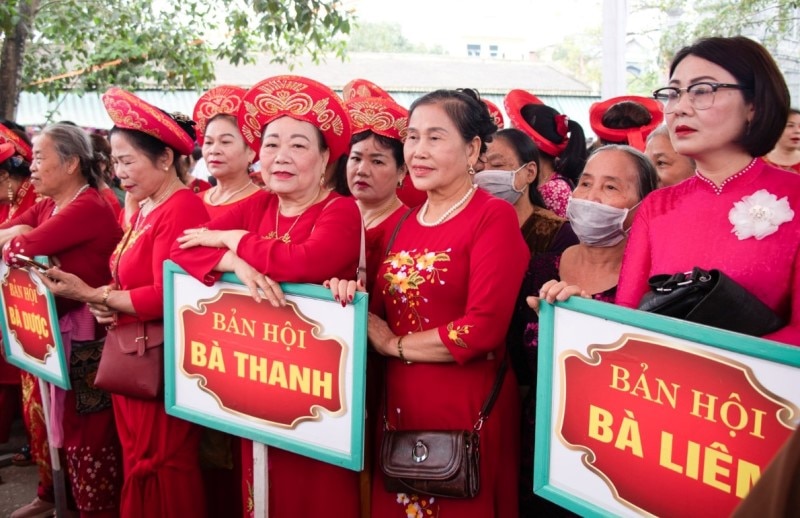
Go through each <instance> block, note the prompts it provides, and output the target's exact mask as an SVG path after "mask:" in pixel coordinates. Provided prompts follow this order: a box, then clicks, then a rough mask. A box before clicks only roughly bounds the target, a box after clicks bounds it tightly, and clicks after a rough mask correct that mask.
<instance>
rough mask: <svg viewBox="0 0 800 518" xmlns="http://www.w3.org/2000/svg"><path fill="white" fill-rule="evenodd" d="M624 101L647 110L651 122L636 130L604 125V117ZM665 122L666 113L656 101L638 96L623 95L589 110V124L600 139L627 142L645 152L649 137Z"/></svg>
mask: <svg viewBox="0 0 800 518" xmlns="http://www.w3.org/2000/svg"><path fill="white" fill-rule="evenodd" d="M623 101H630V102H634V103H636V104H639V105H641V106H642V107H644V108H645V109H647V111H648V112H649V113H650V122H649V123H647V124H645V125H644V126H637V127H634V128H624V129H616V128H608V127H606V126H605V125H604V124H603V115H605V114H606V112H607V111H608V109H609V108H611V107H612V106H614V105H615V104H617V103H620V102H623ZM663 120H664V113H663V111H662V110H661V105H660V104H659V102H658V101H656V100H655V99H652V98H649V97H640V96H638V95H623V96H620V97H614V98H611V99H607V100H605V101H602V102H596V103H594V104H592V107H591V108H590V109H589V124H590V125H591V126H592V131H594V132H595V134H596V135H597V136H598V137H600V138H601V139H603V140H606V141H608V142H627V143H628V144H629V145H631V146H633V147H635V148H636V149H638V150H639V151H644V148H645V143H646V141H647V136H648V135H649V134H650V133H651V132H652V131H653V130H654V129H656V128H657V127H658V125H659V124H661V121H663Z"/></svg>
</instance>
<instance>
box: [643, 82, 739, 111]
mask: <svg viewBox="0 0 800 518" xmlns="http://www.w3.org/2000/svg"><path fill="white" fill-rule="evenodd" d="M720 88H735V89H737V90H749V88H746V87H744V86H742V85H737V84H731V83H709V82H701V83H695V84H693V85H689V86H687V87H686V88H675V87H674V86H668V87H666V88H659V89H658V90H656V91H655V92H653V97H655V98H656V100H658V101H661V107H662V109H663V110H664V113H672V112H674V111H675V106H676V105H677V104H678V101H679V100H680V98H681V94H682V93H683V92H686V93H687V94H689V104H691V105H692V108H694V109H695V110H707V109H709V108H711V107H712V106H713V105H714V94H716V93H717V90H719V89H720Z"/></svg>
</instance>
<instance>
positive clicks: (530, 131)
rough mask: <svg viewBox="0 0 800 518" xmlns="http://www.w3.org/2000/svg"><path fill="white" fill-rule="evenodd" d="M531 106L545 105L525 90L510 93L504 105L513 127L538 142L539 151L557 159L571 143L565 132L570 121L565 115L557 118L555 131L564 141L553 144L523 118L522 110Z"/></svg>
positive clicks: (504, 100)
mask: <svg viewBox="0 0 800 518" xmlns="http://www.w3.org/2000/svg"><path fill="white" fill-rule="evenodd" d="M529 104H541V105H543V106H544V103H543V102H542V101H541V100H540V99H539V98H538V97H536V96H535V95H533V94H532V93H530V92H526V91H525V90H519V89H516V90H511V91H510V92H508V95H506V97H505V99H503V105H504V106H505V107H506V113H507V114H508V119H509V121H510V122H511V126H512V127H514V128H517V129H518V130H521V131H523V132H524V133H525V134H527V135H528V136H529V137H530V138H532V139H533V141H534V142H536V145H537V146H538V147H539V149H541V150H542V151H543V152H544V153H547V154H548V155H550V156H556V157H557V156H559V155H561V153H563V152H564V150H565V149H566V148H567V142H569V138H568V137H567V133H566V132H565V131H564V130H565V129H566V128H567V122H568V120H569V119H567V118H566V116H564V115H560V116H556V119H555V124H556V128H555V130H556V132H557V133H558V134H559V135H561V136H563V137H564V140H563V141H562V142H561V143H558V144H557V143H555V142H551V141H550V140H548V139H546V138H545V137H544V136H542V135H541V134H540V133H539V132H538V131H536V130H535V129H534V128H533V126H531V125H530V124H528V121H526V120H525V118H524V117H523V116H522V109H523V108H524V107H525V106H528V105H529Z"/></svg>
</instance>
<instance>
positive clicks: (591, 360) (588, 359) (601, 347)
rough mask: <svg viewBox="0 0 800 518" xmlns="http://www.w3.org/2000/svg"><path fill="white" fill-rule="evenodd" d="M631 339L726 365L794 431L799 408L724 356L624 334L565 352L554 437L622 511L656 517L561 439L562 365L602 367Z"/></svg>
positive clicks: (589, 456) (587, 451)
mask: <svg viewBox="0 0 800 518" xmlns="http://www.w3.org/2000/svg"><path fill="white" fill-rule="evenodd" d="M632 339H635V340H640V341H643V342H647V343H650V344H653V345H658V346H662V347H667V348H670V349H674V350H678V351H681V352H685V353H689V354H693V355H695V356H700V357H703V358H706V359H709V360H712V361H715V362H717V363H721V364H723V365H726V366H728V367H731V368H734V369H738V370H740V371H741V372H742V373H743V374H744V376H745V379H746V380H747V381H748V383H750V386H751V387H753V388H754V389H755V390H756V392H758V393H759V394H760V395H761V396H762V397H764V398H765V399H768V400H770V401H772V402H773V403H775V404H777V405H779V406H781V407H782V408H781V409H780V410H778V412H777V416H776V417H777V418H778V421H779V422H780V423H781V424H782V425H783V426H785V427H786V428H788V429H789V430H794V429H795V426H793V425H792V424H791V421H793V420H796V419H797V418H798V415H800V408H798V407H797V405H795V404H794V403H792V402H791V401H789V400H787V399H784V398H782V397H780V396H778V395H776V394H773V393H772V392H771V391H769V390H768V389H767V388H766V387H764V386H763V385H762V384H761V382H760V381H758V379H757V378H756V376H755V374H754V373H753V370H752V369H751V368H750V367H749V366H747V365H745V364H743V363H741V362H739V361H736V360H733V359H731V358H728V357H726V356H723V355H721V354H718V353H713V352H709V351H704V350H702V349H699V348H697V347H693V346H688V345H684V344H678V343H675V342H671V341H668V340H665V339H663V338H657V337H653V336H648V335H643V334H638V333H623V334H622V335H621V336H620V338H619V340H617V341H615V342H612V343H610V344H591V345H589V346H588V347H587V349H586V354H583V353H581V352H580V351H577V350H574V349H568V350H566V351H563V352H562V353H561V354H560V355H559V357H558V370H559V378H560V379H559V390H560V393H559V400H558V423H557V424H558V428H557V429H556V435H557V437H558V440H559V442H561V444H562V445H563V446H564V447H565V448H567V449H569V450H572V451H579V452H582V453H583V455H582V456H581V463H582V464H583V465H584V466H585V467H587V468H588V469H590V470H591V471H592V472H594V473H595V474H596V475H597V476H598V477H600V479H601V480H602V481H603V482H604V483H605V484H606V486H608V489H609V490H610V491H611V494H612V496H613V498H614V500H616V501H617V502H618V503H619V504H621V505H623V506H625V507H627V508H629V509H631V510H633V511H636V512H637V513H640V514H642V515H645V516H655V515H653V514H651V513H648V512H647V511H645V510H644V509H642V508H641V507H638V506H636V505H634V504H632V503H631V502H629V501H627V500H625V499H624V498H622V497H621V496H620V495H619V492H618V491H617V488H616V486H615V485H614V482H613V481H612V480H611V479H609V478H608V476H607V475H606V474H605V473H603V472H602V471H600V469H599V468H597V467H596V466H595V465H594V464H593V463H594V462H595V460H596V458H597V456H596V455H595V453H594V451H593V450H592V449H591V448H589V447H588V446H582V445H577V444H572V443H570V442H569V441H567V440H566V439H565V438H564V436H563V435H562V433H561V430H563V428H564V414H565V410H566V376H565V374H566V372H565V363H566V360H567V358H570V357H573V356H574V357H576V358H578V359H579V360H580V361H582V362H584V363H585V364H587V365H591V366H598V365H600V364H601V363H602V360H603V357H602V355H601V354H600V353H601V352H611V351H616V350H619V349H622V348H623V347H624V346H625V345H627V343H628V341H630V340H632ZM550 404H552V398H551V401H550Z"/></svg>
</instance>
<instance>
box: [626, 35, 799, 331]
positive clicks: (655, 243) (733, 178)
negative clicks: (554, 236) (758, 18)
mask: <svg viewBox="0 0 800 518" xmlns="http://www.w3.org/2000/svg"><path fill="white" fill-rule="evenodd" d="M654 95H655V97H656V99H659V100H661V101H662V103H663V106H664V114H665V116H666V122H667V127H668V128H669V133H670V138H671V140H672V143H673V144H674V146H675V150H676V151H677V152H678V153H680V154H682V155H686V156H688V157H690V158H692V159H694V160H695V162H696V164H697V171H696V172H695V175H694V177H692V178H689V179H687V180H685V181H683V182H681V183H679V184H677V185H674V186H671V187H666V188H664V189H660V190H657V191H655V192H653V193H652V194H650V196H648V197H647V199H646V200H644V202H643V203H642V205H641V207H640V208H639V212H638V214H637V215H636V219H635V221H634V224H633V228H632V231H631V234H630V238H629V241H628V247H627V249H626V252H625V257H624V260H623V264H622V272H621V275H620V281H619V289H618V292H617V299H616V302H617V304H621V305H624V306H629V307H634V308H635V307H637V306H638V304H639V301H640V300H641V298H642V295H644V294H645V292H646V291H648V285H647V279H648V278H649V277H650V276H652V275H655V274H662V273H670V274H672V273H676V272H683V271H689V270H691V269H692V268H693V267H695V266H698V267H700V268H703V269H712V268H717V269H719V270H721V271H723V272H725V273H726V274H727V275H728V276H729V277H731V278H732V279H733V280H735V281H737V282H738V283H739V284H741V285H742V286H744V287H745V288H746V289H747V290H749V291H750V292H751V293H753V294H754V295H755V296H757V297H758V298H759V299H761V301H763V302H764V303H765V304H766V305H767V306H769V307H770V308H772V310H773V311H775V312H776V314H778V315H779V316H781V317H782V318H783V319H784V321H785V322H786V323H787V325H786V326H785V327H783V328H782V329H779V330H778V331H776V332H775V333H772V334H770V335H767V336H766V338H769V339H772V340H777V341H780V342H785V343H789V344H794V345H800V253H799V252H800V214H796V213H795V211H800V177H798V175H795V174H792V173H789V172H787V171H783V170H780V169H778V168H775V167H773V166H771V165H769V164H767V163H766V162H764V161H763V160H762V159H760V158H757V157H760V156H763V155H764V154H766V153H767V152H768V151H769V150H771V149H772V148H773V147H774V145H775V143H776V142H777V140H778V138H779V137H780V135H781V132H782V131H783V121H785V120H786V118H787V115H788V113H789V91H788V89H787V87H786V83H785V81H784V79H783V76H782V74H781V72H780V70H779V69H778V67H777V66H776V65H775V62H774V60H773V59H772V57H771V56H770V55H769V53H768V52H767V51H766V50H765V49H764V47H762V46H761V45H760V44H758V43H756V42H755V41H752V40H750V39H748V38H744V37H739V36H737V37H733V38H707V39H702V40H699V41H698V42H696V43H695V44H693V45H691V46H688V47H685V48H683V49H681V50H680V51H679V52H678V53H677V55H676V56H675V58H674V59H673V61H672V64H671V66H670V81H669V86H668V87H666V88H661V89H659V90H656V92H655V93H654ZM778 121H781V122H778Z"/></svg>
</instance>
